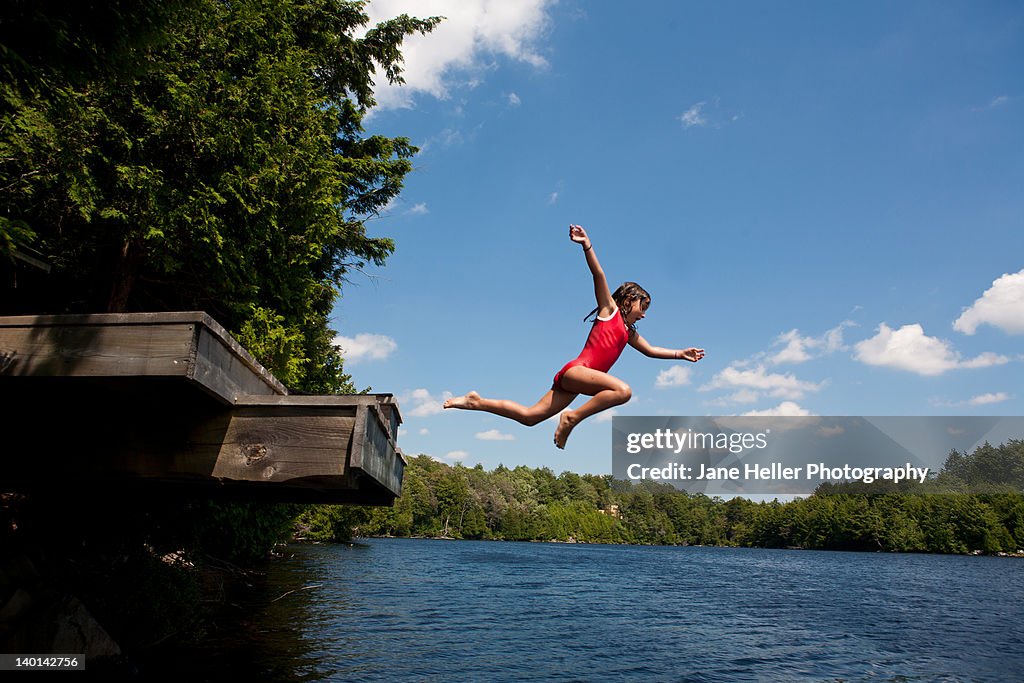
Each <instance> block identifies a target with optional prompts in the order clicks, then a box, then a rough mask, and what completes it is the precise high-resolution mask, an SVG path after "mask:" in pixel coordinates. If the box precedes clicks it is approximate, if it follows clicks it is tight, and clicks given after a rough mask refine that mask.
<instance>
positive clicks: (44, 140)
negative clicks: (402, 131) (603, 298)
mask: <svg viewBox="0 0 1024 683" xmlns="http://www.w3.org/2000/svg"><path fill="white" fill-rule="evenodd" d="M437 21H438V20H437V19H422V20H421V19H413V18H410V17H408V16H402V17H398V18H396V19H393V20H391V21H388V22H385V23H383V24H381V25H379V26H377V27H372V28H371V29H370V30H369V31H368V32H367V33H366V35H365V36H364V37H363V38H359V39H357V38H355V37H354V36H355V35H356V33H357V31H359V30H360V29H361V28H362V27H363V26H364V25H365V24H366V22H367V18H366V15H365V14H364V12H363V4H362V3H361V2H336V1H335V0H308V1H300V0H275V1H273V2H261V1H259V0H241V1H240V2H232V3H224V2H219V1H218V0H188V1H181V0H179V1H178V2H168V3H157V2H153V1H150V2H145V1H144V2H134V3H133V2H127V1H123V2H117V1H114V2H111V3H100V4H99V6H97V5H96V3H72V2H66V3H61V2H56V3H30V2H27V0H25V1H17V0H15V1H13V2H10V3H4V5H3V8H2V9H0V75H2V76H3V78H2V84H3V85H2V86H0V216H2V217H3V220H2V221H0V245H4V246H3V248H4V249H5V250H9V249H10V245H11V244H13V242H14V240H18V241H20V242H22V243H30V246H32V247H33V248H35V249H37V250H38V251H40V252H42V253H43V254H45V255H46V256H47V257H48V259H49V260H50V262H51V264H52V265H53V273H52V277H51V278H50V279H49V287H48V288H44V290H40V291H34V292H32V293H31V295H30V296H31V300H30V301H20V302H14V303H10V304H8V305H9V306H11V307H14V306H16V305H17V306H21V307H24V308H32V309H34V310H33V312H64V311H102V310H109V311H130V310H193V309H200V310H205V311H207V312H209V313H210V314H211V315H213V317H215V318H216V319H217V320H219V321H220V322H221V323H222V324H224V325H225V327H227V328H228V329H229V330H231V331H232V332H234V333H238V334H240V335H242V336H244V337H245V338H246V341H247V343H249V344H251V345H252V346H253V347H254V348H256V349H257V352H258V354H259V356H260V358H261V359H263V360H266V361H267V362H268V365H269V366H270V367H271V368H272V369H273V370H274V371H275V372H280V373H281V375H282V379H286V378H287V382H288V383H289V384H290V385H291V386H293V387H296V388H299V389H302V390H305V391H315V392H337V391H341V390H345V389H348V388H349V383H348V378H347V376H345V375H344V374H343V372H342V371H341V365H342V363H341V358H340V356H339V354H338V350H337V349H336V348H335V347H334V346H333V344H331V339H332V337H333V334H332V333H331V331H330V330H329V324H328V316H329V314H330V312H331V309H332V306H333V304H334V301H335V299H336V297H337V295H338V293H339V290H340V287H341V285H342V283H343V281H344V280H345V278H346V276H347V274H348V273H349V272H351V271H352V270H358V269H360V268H362V267H363V266H364V265H365V264H367V263H374V264H378V265H379V264H382V263H383V262H384V260H385V259H386V257H387V256H388V255H389V254H390V253H391V252H392V251H393V249H394V244H393V242H392V241H391V240H390V239H388V238H385V237H373V236H370V235H369V234H368V233H367V231H366V226H365V221H366V219H367V218H370V217H373V216H375V215H376V214H377V212H378V211H379V210H380V208H381V207H383V206H384V205H385V204H386V203H387V202H388V201H390V200H391V199H393V198H394V197H395V196H396V195H397V194H398V192H399V191H400V190H401V187H402V180H403V178H404V176H405V175H406V174H407V173H408V172H409V171H410V170H411V169H412V164H411V158H412V156H413V154H414V153H415V152H416V149H415V148H414V147H413V146H412V145H410V144H409V141H408V140H407V139H405V138H401V137H396V138H387V137H383V136H366V135H365V134H364V131H363V128H362V117H363V116H364V114H365V112H366V111H367V109H368V108H369V107H371V106H372V105H373V104H374V102H373V98H372V94H371V87H372V83H373V80H372V79H373V73H374V69H375V68H380V69H381V70H383V72H384V73H385V75H386V77H387V78H388V79H389V80H391V81H393V82H394V81H398V80H400V69H401V60H402V58H401V53H400V51H399V48H400V45H401V42H402V40H403V38H404V37H405V36H407V35H410V34H413V33H417V32H426V31H429V30H431V29H432V28H433V27H434V26H435V25H436V23H437ZM133 31H134V32H135V33H133ZM32 35H36V36H49V39H48V40H43V41H41V42H37V41H34V40H30V39H29V38H28V36H32Z"/></svg>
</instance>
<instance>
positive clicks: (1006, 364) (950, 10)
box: [333, 0, 1024, 473]
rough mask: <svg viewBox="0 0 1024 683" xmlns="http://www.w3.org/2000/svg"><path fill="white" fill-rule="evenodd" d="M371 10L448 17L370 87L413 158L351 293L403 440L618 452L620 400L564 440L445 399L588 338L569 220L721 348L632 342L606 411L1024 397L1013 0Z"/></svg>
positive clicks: (975, 404) (1023, 147) (855, 407)
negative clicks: (663, 354) (379, 243)
mask: <svg viewBox="0 0 1024 683" xmlns="http://www.w3.org/2000/svg"><path fill="white" fill-rule="evenodd" d="M369 11H370V13H371V17H372V18H374V19H379V18H383V17H389V16H395V15H397V14H400V13H402V12H408V13H410V14H414V15H418V16H429V15H433V14H440V15H444V16H446V17H448V19H447V20H446V21H445V22H444V23H443V24H442V25H441V26H440V27H439V28H438V29H436V30H435V31H434V33H432V34H431V35H429V36H426V37H424V38H421V39H410V41H408V43H407V47H406V49H405V50H404V53H405V56H406V67H407V71H406V74H407V81H408V82H407V86H406V87H404V88H401V89H395V88H385V87H381V88H379V89H378V99H379V101H380V103H381V106H379V107H378V108H377V109H375V110H374V111H373V113H372V115H371V116H370V117H369V119H368V120H367V122H366V127H367V130H368V132H370V133H380V134H385V135H403V136H407V137H409V138H410V139H411V140H412V141H413V143H414V144H416V145H418V146H419V147H420V148H421V153H420V154H419V155H418V156H417V157H416V159H415V161H414V163H415V170H414V172H413V173H411V174H410V175H409V176H408V177H407V180H406V185H405V190H404V191H403V193H402V195H401V197H400V198H399V199H398V200H397V201H395V202H394V203H393V204H392V205H391V206H390V207H389V208H388V210H387V211H385V212H384V213H383V214H382V215H381V216H380V217H379V218H374V219H373V220H371V221H370V222H369V224H368V226H369V231H370V232H371V234H374V235H386V236H390V237H392V238H394V239H395V241H396V243H397V250H396V253H395V254H394V256H393V257H392V258H391V259H390V260H389V261H388V264H387V265H386V266H385V267H383V268H379V269H377V268H374V269H370V270H367V271H366V272H365V273H353V274H352V276H351V280H352V282H351V284H349V285H348V286H347V287H346V288H345V289H344V291H343V295H342V298H341V299H340V300H339V302H338V304H337V306H336V308H335V313H334V316H333V322H334V325H335V328H336V329H337V330H338V331H339V333H340V335H341V336H340V338H339V342H340V343H341V345H342V347H343V348H344V349H345V351H346V354H347V356H348V361H347V362H346V369H347V370H348V371H349V372H350V373H351V374H352V375H353V377H354V379H355V382H356V384H357V385H358V386H359V387H366V386H370V387H372V388H373V390H374V391H380V392H390V393H394V394H395V395H397V396H398V397H399V399H400V402H401V408H402V412H403V416H404V419H405V423H404V425H403V429H402V432H401V435H400V439H399V442H400V445H401V447H402V448H403V450H404V451H405V452H406V453H409V454H413V455H415V454H418V453H427V454H429V455H432V456H434V457H436V458H438V459H441V460H444V461H446V462H456V461H461V462H463V463H464V464H466V465H467V466H473V465H475V464H476V463H482V464H483V465H484V467H485V468H487V469H492V468H493V467H496V466H497V465H498V464H499V463H503V464H505V465H506V466H516V465H520V464H525V465H529V466H531V467H539V466H547V467H550V468H551V469H552V470H554V471H555V472H561V471H563V470H572V471H576V472H591V473H607V472H610V471H611V422H610V421H609V420H602V419H600V418H591V419H590V420H587V421H586V422H584V423H583V424H581V425H580V426H579V427H577V428H576V430H575V431H574V432H573V434H572V436H571V438H570V439H569V443H568V445H567V447H566V449H565V450H564V451H559V450H557V449H555V448H554V446H553V445H552V444H551V440H552V434H553V431H554V427H555V424H554V423H553V422H547V423H544V424H541V425H538V426H537V427H533V428H526V427H523V426H520V425H519V424H517V423H514V422H511V421H508V420H503V419H501V418H498V417H495V416H492V415H487V414H483V413H474V412H467V411H453V410H448V411H441V410H440V403H441V401H443V399H444V398H445V397H446V396H447V395H451V394H455V395H461V394H463V393H465V392H466V391H469V390H471V389H475V390H477V391H479V392H480V393H481V394H483V395H484V396H488V397H493V398H510V399H513V400H516V401H519V402H521V403H526V404H531V403H533V402H534V401H535V400H536V399H538V398H539V397H540V396H541V395H542V394H543V393H544V392H545V391H546V390H547V389H548V388H549V387H550V383H551V377H552V376H553V374H554V373H555V372H556V371H557V370H558V368H560V367H561V366H562V365H563V364H564V363H565V362H566V361H568V360H570V359H572V358H574V357H575V356H576V354H577V353H578V352H579V350H580V348H581V347H582V345H583V342H584V339H585V338H586V334H587V331H588V325H587V324H586V323H584V322H583V320H582V319H583V317H584V315H585V314H586V313H587V312H588V311H589V310H590V309H591V308H593V289H592V283H591V279H590V275H589V272H588V271H587V268H586V265H585V262H584V260H583V257H582V255H581V253H580V249H579V247H578V246H576V245H574V244H572V243H571V242H570V241H569V239H568V236H567V228H568V225H569V224H570V223H579V224H582V225H584V226H585V227H586V228H587V229H588V231H589V233H590V235H591V237H592V239H593V242H594V245H595V249H596V250H597V252H598V255H599V257H600V259H601V262H602V265H603V266H604V269H605V271H606V273H607V274H608V278H609V281H610V282H611V284H612V286H613V287H614V286H615V285H616V284H618V283H619V282H622V281H624V280H635V281H637V282H639V283H640V284H642V285H643V286H644V287H645V288H646V289H647V290H648V291H649V292H650V293H651V294H652V296H653V303H652V305H651V308H650V311H649V312H648V316H647V318H646V319H645V320H643V321H642V322H641V323H640V326H639V329H640V332H641V334H643V335H644V336H645V337H646V338H647V339H648V340H649V341H650V342H652V343H653V344H656V345H660V346H668V347H680V348H681V347H686V346H700V347H703V348H704V349H706V352H707V356H706V358H705V359H704V360H702V361H701V362H700V363H697V364H689V363H673V362H668V361H658V360H652V359H648V358H645V357H643V356H641V355H640V354H638V353H636V352H635V351H633V350H632V349H628V348H627V349H626V351H625V352H624V353H623V356H622V358H621V359H620V360H619V362H618V363H617V364H616V366H615V368H614V369H613V371H612V373H613V374H615V375H617V376H618V377H621V378H622V379H624V380H625V381H626V382H628V383H629V384H630V385H631V387H632V388H633V399H632V401H630V402H629V403H628V404H626V405H625V406H622V407H620V408H618V409H617V411H616V414H618V415H732V414H751V413H752V414H758V413H761V414H765V413H770V414H810V415H944V414H963V415H1020V414H1022V412H1021V411H1022V410H1024V389H1022V388H1021V386H1022V381H1021V380H1022V379H1024V351H1022V341H1024V192H1022V189H1024V67H1022V65H1024V6H1022V5H1021V4H1020V3H1015V2H1004V3H999V2H943V3H936V2H901V3H881V2H868V3H863V2H856V3H855V2H849V3H810V2H808V3H798V2H790V3H770V4H768V3H754V2H749V3H744V2H728V3H711V2H706V3H683V2H646V3H622V2H598V3H593V2H591V3H584V2H579V1H578V0H561V1H559V2H544V1H542V0H523V1H521V2H511V3H510V2H502V1H498V0H496V1H494V2H491V1H485V0H472V1H470V0H462V1H459V2H450V1H449V2H442V1H440V0H438V1H427V0H421V1H420V2H416V1H414V0H404V1H403V0H386V1H385V0H378V1H376V2H372V3H371V4H370V6H369ZM381 80H383V79H381ZM579 402H581V400H580V401H578V402H577V404H576V405H579ZM605 417H607V415H606V416H605Z"/></svg>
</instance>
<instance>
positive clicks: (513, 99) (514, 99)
mask: <svg viewBox="0 0 1024 683" xmlns="http://www.w3.org/2000/svg"><path fill="white" fill-rule="evenodd" d="M508 103H509V105H511V106H513V107H518V106H519V105H520V104H522V103H523V101H522V100H521V99H519V95H517V94H515V93H514V92H510V93H509V94H508Z"/></svg>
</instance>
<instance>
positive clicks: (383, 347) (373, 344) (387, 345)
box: [334, 332, 398, 363]
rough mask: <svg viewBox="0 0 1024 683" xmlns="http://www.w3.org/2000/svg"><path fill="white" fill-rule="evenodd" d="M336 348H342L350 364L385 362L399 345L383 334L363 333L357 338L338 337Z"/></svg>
mask: <svg viewBox="0 0 1024 683" xmlns="http://www.w3.org/2000/svg"><path fill="white" fill-rule="evenodd" d="M334 344H335V346H340V347H341V352H342V355H343V356H344V357H345V361H346V362H348V363H358V362H360V361H364V360H384V359H385V358H387V357H388V356H390V355H391V354H392V353H394V352H395V349H397V348H398V344H396V343H395V340H394V339H392V338H391V337H387V336H384V335H383V334H368V333H366V332H361V333H359V334H357V335H356V336H355V337H343V336H340V335H339V336H337V337H335V338H334Z"/></svg>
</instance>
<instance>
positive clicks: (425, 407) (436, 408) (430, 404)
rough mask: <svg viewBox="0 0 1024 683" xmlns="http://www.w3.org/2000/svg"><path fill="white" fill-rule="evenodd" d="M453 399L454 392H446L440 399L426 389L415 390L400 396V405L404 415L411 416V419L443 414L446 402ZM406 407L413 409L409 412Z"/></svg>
mask: <svg viewBox="0 0 1024 683" xmlns="http://www.w3.org/2000/svg"><path fill="white" fill-rule="evenodd" d="M451 397H452V392H450V391H446V392H444V393H443V394H441V397H440V398H438V397H436V396H434V395H432V394H431V393H430V392H429V391H427V390H426V389H413V390H412V391H410V392H409V393H407V394H403V395H402V396H400V397H399V398H398V403H399V405H401V406H403V407H402V413H403V414H406V415H410V416H411V417H426V416H428V415H437V414H438V413H440V412H442V411H443V410H444V402H445V401H446V400H447V399H449V398H451ZM405 406H412V407H411V408H409V409H408V412H407V411H406V408H405Z"/></svg>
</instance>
